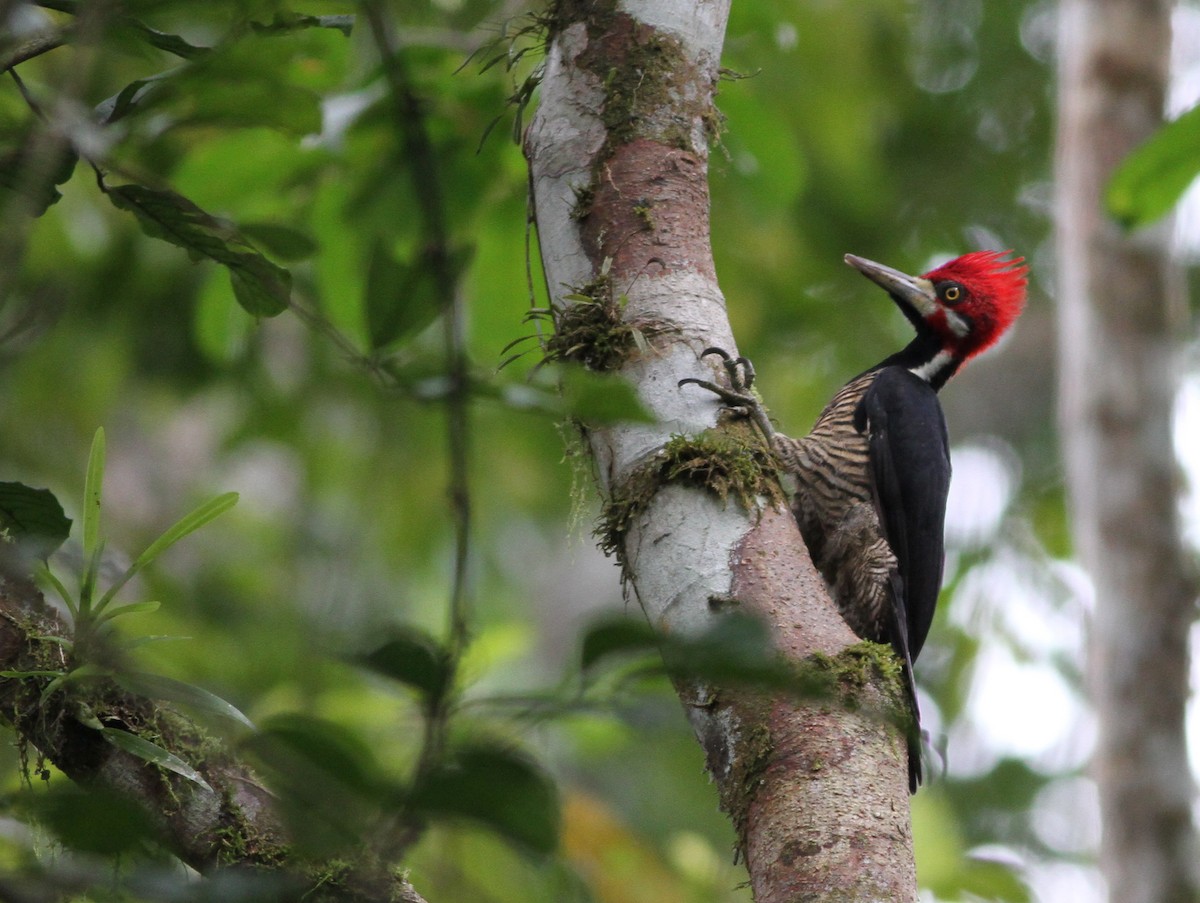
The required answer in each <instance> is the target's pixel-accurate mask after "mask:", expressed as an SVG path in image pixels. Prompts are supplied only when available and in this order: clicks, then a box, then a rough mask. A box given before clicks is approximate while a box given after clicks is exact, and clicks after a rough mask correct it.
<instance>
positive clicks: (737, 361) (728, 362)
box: [679, 348, 775, 440]
mask: <svg viewBox="0 0 1200 903" xmlns="http://www.w3.org/2000/svg"><path fill="white" fill-rule="evenodd" d="M710 354H715V355H718V356H719V357H720V358H721V365H722V366H723V367H724V368H725V373H726V375H727V376H728V377H729V385H728V386H722V385H721V384H719V383H715V382H712V381H711V380H707V379H697V378H695V377H691V376H689V377H687V378H686V379H681V380H680V381H679V385H680V386H681V387H682V386H688V385H692V386H699V387H700V388H701V389H707V390H708V391H709V392H712V393H713V394H714V395H716V396H717V397H718V398H719V399H721V401H723V402H724V403H725V406H726V407H728V408H730V409H732V410H734V411H739V412H741V413H742V414H743V415H745V416H747V417H749V418H750V419H752V420H753V421H754V422H755V423H756V424H758V426H759V428H760V429H761V430H762V431H763V435H764V436H766V438H767V439H768V440H769V439H770V438H771V437H772V436H773V435H774V434H775V429H774V427H772V426H771V421H770V420H769V419H768V418H767V411H766V408H764V407H763V404H762V401H760V400H759V398H758V396H757V395H756V394H754V392H753V387H754V365H753V364H752V363H750V360H749V359H748V358H745V357H734V356H733V355H731V354H730V353H729V352H728V351H726V350H725V349H724V348H705V349H704V352H703V353H702V354H701V355H700V357H702V358H704V357H707V356H708V355H710Z"/></svg>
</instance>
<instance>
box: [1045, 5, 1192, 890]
mask: <svg viewBox="0 0 1200 903" xmlns="http://www.w3.org/2000/svg"><path fill="white" fill-rule="evenodd" d="M1170 15H1171V4H1170V3H1169V2H1166V0H1153V2H1147V0H1065V2H1064V3H1063V4H1062V7H1061V21H1060V87H1059V107H1060V124H1059V132H1058V161H1057V184H1058V198H1057V205H1058V206H1057V226H1058V274H1057V275H1058V286H1057V292H1058V310H1059V326H1060V329H1059V352H1060V353H1059V359H1060V361H1061V371H1060V379H1059V389H1060V426H1061V432H1062V441H1063V455H1064V461H1065V465H1066V476H1067V488H1068V498H1069V504H1070V509H1071V514H1072V523H1073V530H1074V536H1075V541H1076V545H1077V547H1078V551H1079V554H1080V556H1081V558H1082V559H1083V562H1084V564H1085V565H1086V566H1087V568H1088V569H1089V571H1090V572H1091V575H1092V578H1093V582H1094V584H1095V592H1096V598H1095V610H1094V615H1093V619H1092V623H1091V625H1090V635H1089V661H1088V675H1089V687H1090V692H1091V695H1092V700H1093V703H1094V705H1095V708H1096V714H1097V718H1098V722H1099V737H1098V741H1097V747H1096V751H1095V756H1094V760H1093V775H1094V777H1095V779H1096V782H1097V784H1098V787H1099V793H1100V804H1101V815H1102V823H1103V831H1102V838H1103V839H1102V842H1101V856H1100V864H1101V868H1102V870H1103V872H1104V874H1105V876H1106V878H1107V880H1108V884H1109V895H1110V899H1112V900H1114V901H1117V900H1119V901H1121V903H1162V901H1184V900H1187V901H1194V900H1195V899H1197V895H1198V894H1200V880H1198V874H1197V864H1198V863H1200V857H1198V855H1197V854H1198V852H1200V851H1198V849H1197V844H1196V836H1195V831H1194V828H1193V825H1192V821H1191V806H1192V802H1193V798H1194V788H1193V786H1192V779H1191V776H1190V773H1189V770H1188V763H1187V756H1186V741H1185V737H1184V707H1185V703H1186V700H1187V689H1188V648H1187V643H1188V632H1189V627H1190V625H1191V622H1192V620H1193V618H1194V616H1195V608H1194V606H1195V586H1194V584H1193V581H1192V579H1191V576H1190V574H1189V570H1188V567H1187V564H1186V559H1185V553H1184V550H1183V548H1182V545H1181V538H1180V536H1181V534H1180V530H1179V524H1178V515H1177V498H1178V490H1179V486H1178V479H1177V468H1176V462H1175V460H1174V456H1173V451H1172V444H1171V409H1172V402H1173V399H1174V393H1175V389H1176V385H1177V373H1176V367H1177V364H1178V360H1177V359H1178V351H1179V341H1178V334H1179V333H1178V328H1177V327H1178V324H1177V323H1175V322H1173V319H1174V317H1173V315H1172V312H1173V311H1178V310H1180V309H1181V307H1182V305H1181V303H1180V298H1181V295H1180V293H1181V290H1182V285H1181V282H1182V280H1181V274H1180V271H1179V269H1178V268H1177V267H1176V266H1175V265H1173V264H1172V263H1171V261H1170V260H1169V255H1168V253H1167V250H1166V241H1165V233H1162V232H1153V233H1151V232H1143V233H1140V234H1136V235H1125V234H1122V233H1121V231H1120V230H1119V229H1118V227H1117V226H1116V225H1115V224H1114V223H1113V222H1112V221H1111V220H1110V219H1108V218H1107V217H1106V216H1105V214H1104V211H1103V208H1102V204H1103V201H1102V197H1103V190H1104V186H1105V183H1106V181H1107V179H1108V178H1109V176H1110V175H1111V174H1112V171H1113V169H1114V167H1115V166H1116V165H1117V164H1118V163H1119V162H1120V161H1121V160H1122V158H1123V157H1124V156H1125V155H1126V154H1127V153H1128V152H1129V151H1131V150H1132V149H1133V148H1134V147H1135V146H1136V145H1137V144H1138V143H1140V142H1141V141H1143V140H1144V139H1145V138H1147V137H1148V136H1149V135H1150V134H1151V133H1152V132H1154V130H1155V129H1156V128H1157V127H1158V126H1159V125H1160V124H1161V122H1162V114H1163V103H1164V96H1165V90H1166V84H1167V76H1168V72H1167V63H1168V60H1169V58H1170Z"/></svg>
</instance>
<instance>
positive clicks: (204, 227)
mask: <svg viewBox="0 0 1200 903" xmlns="http://www.w3.org/2000/svg"><path fill="white" fill-rule="evenodd" d="M107 194H108V197H109V199H110V200H111V201H112V202H113V204H114V205H115V206H117V207H118V208H120V209H122V210H128V211H130V212H131V213H133V214H134V216H136V217H137V219H138V223H139V224H140V225H141V227H142V230H143V231H144V232H146V234H147V235H150V236H151V237H153V238H159V239H162V240H163V241H166V242H169V243H170V244H173V245H176V246H177V247H180V248H183V249H184V250H186V251H187V252H188V255H189V256H190V257H191V258H192V259H193V260H201V259H208V260H212V261H215V262H216V263H219V264H221V265H222V266H224V267H225V268H226V269H228V270H229V278H230V281H231V282H232V283H233V292H234V295H235V296H236V298H237V301H238V303H239V304H240V305H241V306H242V307H243V308H244V309H245V310H246V312H247V313H249V314H252V315H253V316H256V317H273V316H275V315H276V314H279V313H282V312H283V311H284V310H286V309H287V306H288V303H289V302H290V301H291V295H292V274H291V273H289V272H288V271H287V270H285V269H284V268H283V267H281V266H277V265H276V264H274V263H272V262H271V261H269V260H267V258H265V257H264V256H263V255H262V254H260V253H259V252H258V251H257V250H255V248H254V246H253V245H251V244H250V243H249V242H248V241H247V240H246V239H245V238H244V237H243V236H242V235H241V234H240V233H239V232H238V231H237V229H236V228H234V226H233V225H232V224H231V223H229V222H227V221H225V220H221V219H218V218H217V217H215V216H212V215H210V214H208V213H206V212H205V211H203V210H201V209H200V208H199V207H197V206H196V205H195V204H193V203H192V202H191V201H189V200H188V199H187V198H185V197H183V196H182V195H180V194H176V193H175V192H173V191H160V190H157V189H153V188H147V187H145V186H144V185H120V186H118V187H116V188H109V189H108V190H107Z"/></svg>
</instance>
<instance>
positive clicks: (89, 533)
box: [83, 427, 105, 560]
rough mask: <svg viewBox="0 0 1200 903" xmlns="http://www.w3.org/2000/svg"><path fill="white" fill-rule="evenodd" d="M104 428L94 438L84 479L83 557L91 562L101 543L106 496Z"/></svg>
mask: <svg viewBox="0 0 1200 903" xmlns="http://www.w3.org/2000/svg"><path fill="white" fill-rule="evenodd" d="M104 448H105V443H104V427H100V428H99V429H97V430H96V434H95V435H94V436H93V437H92V449H91V451H90V452H89V453H88V464H87V474H86V475H85V476H84V479H83V557H84V559H85V560H90V559H91V558H93V557H94V556H95V554H96V546H97V545H98V544H99V542H100V509H101V503H102V500H103V496H104Z"/></svg>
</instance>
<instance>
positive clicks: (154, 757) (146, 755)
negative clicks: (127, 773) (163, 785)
mask: <svg viewBox="0 0 1200 903" xmlns="http://www.w3.org/2000/svg"><path fill="white" fill-rule="evenodd" d="M100 733H101V734H103V735H104V739H105V740H107V741H108V742H109V743H111V744H112V745H113V746H115V747H117V748H118V749H121V750H124V751H125V752H127V753H129V754H130V755H133V756H137V757H138V758H139V759H141V760H142V761H144V762H149V763H150V764H151V765H157V766H158V767H159V768H165V769H166V770H167V771H171V772H174V773H175V774H177V775H179V776H180V777H182V778H187V779H188V780H189V781H192V782H193V783H194V784H197V785H198V786H200V787H203V788H204V789H205V790H207V791H209V792H210V793H211V792H213V789H212V787H210V786H209V784H208V781H206V780H204V776H203V775H201V774H200V772H198V771H196V769H194V768H192V766H191V765H189V764H188V763H187V762H185V761H183V759H181V758H179V756H177V755H175V754H174V753H173V752H169V751H168V750H165V749H163V748H162V747H161V746H159V745H158V744H157V743H151V742H150V741H149V740H147V739H146V738H145V737H139V736H138V735H137V734H131V733H129V731H122V730H118V729H116V728H113V727H106V728H103V729H102V730H101V731H100Z"/></svg>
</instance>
